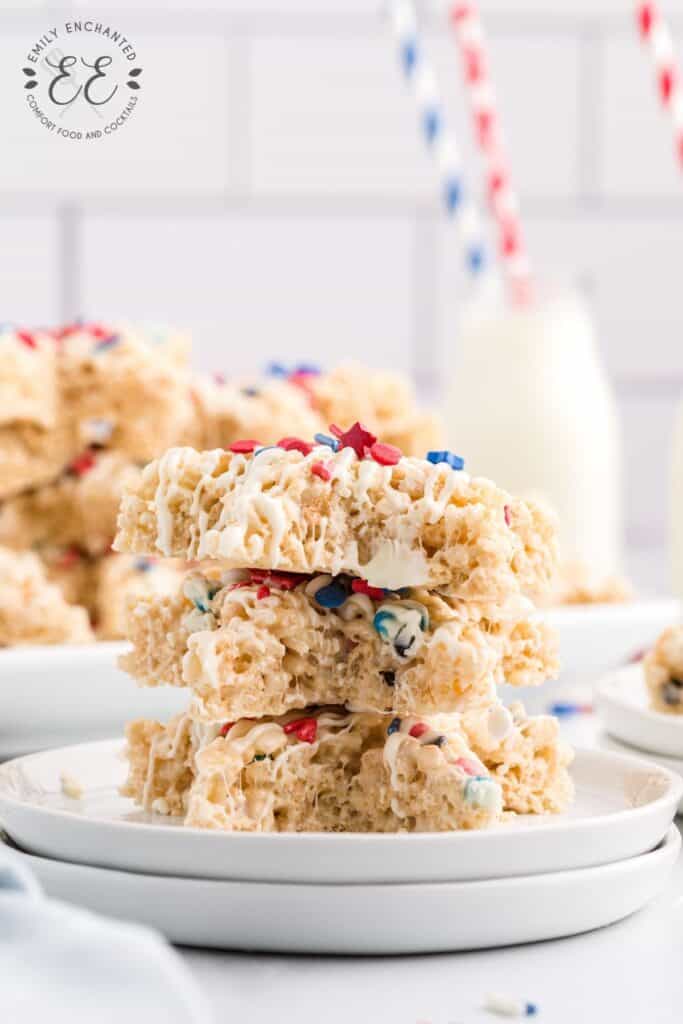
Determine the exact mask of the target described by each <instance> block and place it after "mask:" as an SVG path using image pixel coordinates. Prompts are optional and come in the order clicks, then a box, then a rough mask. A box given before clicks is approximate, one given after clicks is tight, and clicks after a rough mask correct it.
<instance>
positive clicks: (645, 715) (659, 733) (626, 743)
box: [595, 664, 683, 813]
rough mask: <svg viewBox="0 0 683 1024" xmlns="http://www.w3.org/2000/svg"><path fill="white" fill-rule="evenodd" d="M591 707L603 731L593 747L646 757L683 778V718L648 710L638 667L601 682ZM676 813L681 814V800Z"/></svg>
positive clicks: (640, 667) (634, 666)
mask: <svg viewBox="0 0 683 1024" xmlns="http://www.w3.org/2000/svg"><path fill="white" fill-rule="evenodd" d="M595 706H596V711H597V714H598V717H599V719H600V722H601V725H602V728H603V730H604V732H603V733H602V734H601V735H600V736H599V737H598V742H597V746H599V747H600V748H601V749H604V750H615V751H618V752H625V753H633V754H639V755H641V756H646V757H648V758H650V760H651V761H653V762H654V763H656V764H658V765H660V766H662V767H664V768H666V770H667V771H670V772H673V773H674V774H676V775H679V776H681V777H682V778H683V715H667V714H665V713H664V712H661V711H653V710H652V708H651V707H650V706H649V700H648V695H647V690H646V687H645V680H644V677H643V667H642V665H641V664H637V665H629V666H627V667H626V668H623V669H621V670H620V671H619V672H613V673H611V674H610V675H608V676H606V677H605V678H604V679H603V680H601V682H600V683H599V684H598V688H597V691H596V705H595ZM679 811H680V812H681V813H683V800H682V801H681V803H680V806H679Z"/></svg>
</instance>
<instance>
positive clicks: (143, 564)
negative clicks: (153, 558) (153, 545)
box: [133, 558, 154, 572]
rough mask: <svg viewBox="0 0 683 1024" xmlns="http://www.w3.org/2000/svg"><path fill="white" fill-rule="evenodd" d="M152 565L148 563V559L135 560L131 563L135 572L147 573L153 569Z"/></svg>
mask: <svg viewBox="0 0 683 1024" xmlns="http://www.w3.org/2000/svg"><path fill="white" fill-rule="evenodd" d="M153 565H154V563H153V562H150V560H149V558H136V559H135V561H134V562H133V568H134V569H136V570H137V572H149V571H150V569H152V568H153Z"/></svg>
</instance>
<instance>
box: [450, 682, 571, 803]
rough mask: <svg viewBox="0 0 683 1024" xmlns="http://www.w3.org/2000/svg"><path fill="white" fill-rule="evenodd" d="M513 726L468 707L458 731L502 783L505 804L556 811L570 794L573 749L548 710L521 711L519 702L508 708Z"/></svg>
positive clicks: (568, 798) (480, 710) (478, 709)
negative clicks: (500, 726)
mask: <svg viewBox="0 0 683 1024" xmlns="http://www.w3.org/2000/svg"><path fill="white" fill-rule="evenodd" d="M509 712H510V714H511V716H512V722H513V728H511V729H510V730H509V731H507V732H506V731H505V730H499V731H498V732H497V731H496V730H495V729H492V728H491V721H490V714H491V712H490V710H487V709H485V708H471V709H468V710H467V711H465V713H464V714H463V715H462V718H461V726H462V730H463V733H464V735H465V737H466V739H467V742H468V743H469V744H470V746H471V747H472V749H473V750H474V751H475V753H476V754H477V756H478V757H479V758H481V760H482V761H483V762H484V764H485V765H486V767H487V770H488V771H489V772H490V774H491V776H492V777H493V778H494V779H495V780H496V781H497V782H499V783H500V785H501V786H502V789H503V803H504V805H505V809H506V810H509V811H515V812H517V813H518V814H548V813H552V814H555V813H559V812H561V811H564V810H566V809H567V807H568V806H569V804H570V803H571V800H572V797H573V795H574V786H573V783H572V780H571V776H570V774H569V770H568V769H569V765H570V764H571V762H572V760H573V757H574V753H573V750H572V748H571V747H570V746H569V744H568V743H566V742H565V741H564V740H563V739H562V738H561V737H560V730H559V724H558V721H557V719H556V718H554V717H553V716H552V715H527V713H526V711H525V710H524V707H523V706H522V704H521V703H519V702H517V703H515V704H512V705H511V706H510V708H509Z"/></svg>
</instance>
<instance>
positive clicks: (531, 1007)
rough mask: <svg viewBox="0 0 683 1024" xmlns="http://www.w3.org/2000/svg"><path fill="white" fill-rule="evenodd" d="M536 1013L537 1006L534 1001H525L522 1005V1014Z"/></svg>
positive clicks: (532, 1014)
mask: <svg viewBox="0 0 683 1024" xmlns="http://www.w3.org/2000/svg"><path fill="white" fill-rule="evenodd" d="M537 1013H538V1006H536V1003H526V1004H525V1006H524V1014H525V1016H527V1017H535V1016H536V1014H537Z"/></svg>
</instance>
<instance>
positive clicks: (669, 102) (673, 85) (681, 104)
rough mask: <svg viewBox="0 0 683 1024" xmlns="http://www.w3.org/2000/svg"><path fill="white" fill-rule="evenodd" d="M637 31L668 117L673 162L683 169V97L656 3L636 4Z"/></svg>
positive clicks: (669, 40)
mask: <svg viewBox="0 0 683 1024" xmlns="http://www.w3.org/2000/svg"><path fill="white" fill-rule="evenodd" d="M636 14H637V18H638V30H639V32H640V35H641V38H642V40H643V42H644V43H645V45H646V46H647V48H648V50H649V51H650V55H651V57H652V62H653V64H654V66H655V75H656V81H657V94H658V96H659V99H660V101H661V103H662V106H663V107H664V109H665V110H666V111H667V113H668V114H669V117H670V118H671V124H672V127H673V131H674V148H675V152H676V159H677V160H678V163H679V165H680V166H681V168H682V169H683V95H682V94H681V82H680V76H679V74H678V69H677V67H676V59H675V51H674V44H673V38H672V35H671V32H670V30H669V26H668V25H667V24H666V22H665V21H664V19H663V18H662V15H661V12H660V11H659V8H658V7H657V5H656V4H652V3H647V4H637V6H636Z"/></svg>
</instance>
